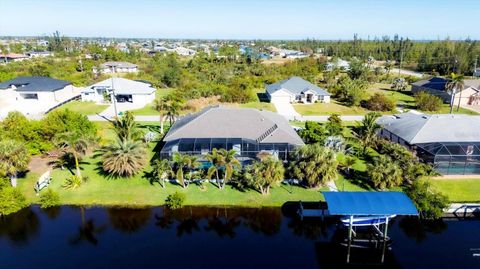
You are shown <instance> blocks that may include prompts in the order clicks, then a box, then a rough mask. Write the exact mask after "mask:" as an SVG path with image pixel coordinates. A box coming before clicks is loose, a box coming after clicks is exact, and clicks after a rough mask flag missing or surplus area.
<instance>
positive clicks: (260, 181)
mask: <svg viewBox="0 0 480 269" xmlns="http://www.w3.org/2000/svg"><path fill="white" fill-rule="evenodd" d="M248 174H249V175H250V176H249V177H250V181H251V182H252V184H253V185H254V186H255V187H256V188H257V189H258V190H259V191H260V192H261V193H262V194H264V195H267V194H269V193H270V188H271V187H272V186H273V185H278V184H280V183H281V182H282V181H283V178H284V175H285V168H284V167H283V163H282V162H281V161H279V160H277V159H275V158H274V157H272V156H270V157H267V158H264V159H262V160H261V161H259V162H258V161H257V162H255V163H254V164H253V165H252V166H251V167H250V171H249V172H248Z"/></svg>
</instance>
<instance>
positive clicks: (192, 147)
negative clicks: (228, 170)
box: [160, 138, 295, 163]
mask: <svg viewBox="0 0 480 269" xmlns="http://www.w3.org/2000/svg"><path fill="white" fill-rule="evenodd" d="M214 148H216V149H226V150H231V149H233V150H235V151H237V159H239V160H240V161H241V162H242V163H248V162H249V161H252V160H254V159H255V158H257V155H258V153H260V152H268V153H270V154H272V155H273V156H275V157H277V158H278V159H279V160H287V158H288V154H289V153H290V152H291V151H293V150H294V148H295V146H293V145H290V144H288V143H258V142H257V141H255V140H250V139H245V138H181V139H175V140H172V141H168V142H166V143H165V145H164V146H163V148H162V150H161V151H160V157H161V158H162V159H168V158H171V157H172V155H173V154H174V153H175V152H179V153H182V154H188V155H199V156H201V155H206V154H208V153H210V152H212V150H213V149H214Z"/></svg>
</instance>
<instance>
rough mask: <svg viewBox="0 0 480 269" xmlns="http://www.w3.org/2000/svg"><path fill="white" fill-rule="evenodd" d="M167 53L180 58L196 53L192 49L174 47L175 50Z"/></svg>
mask: <svg viewBox="0 0 480 269" xmlns="http://www.w3.org/2000/svg"><path fill="white" fill-rule="evenodd" d="M169 51H172V52H175V53H177V54H178V55H180V56H193V55H195V54H196V53H197V52H196V51H194V50H192V49H189V48H185V47H176V48H174V49H171V50H169Z"/></svg>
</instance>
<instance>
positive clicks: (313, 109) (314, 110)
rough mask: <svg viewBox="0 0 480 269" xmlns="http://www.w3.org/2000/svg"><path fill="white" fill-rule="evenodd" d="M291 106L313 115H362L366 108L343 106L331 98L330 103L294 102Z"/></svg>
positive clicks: (301, 112)
mask: <svg viewBox="0 0 480 269" xmlns="http://www.w3.org/2000/svg"><path fill="white" fill-rule="evenodd" d="M293 107H294V108H295V110H296V111H297V112H298V113H300V114H301V115H305V116H315V115H331V114H334V113H336V114H340V115H364V114H366V113H367V112H368V110H366V109H364V108H361V107H348V106H344V105H342V104H340V103H338V102H337V101H334V100H332V101H331V102H330V103H315V104H306V105H305V104H294V105H293Z"/></svg>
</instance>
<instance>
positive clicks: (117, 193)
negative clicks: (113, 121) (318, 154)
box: [19, 158, 323, 207]
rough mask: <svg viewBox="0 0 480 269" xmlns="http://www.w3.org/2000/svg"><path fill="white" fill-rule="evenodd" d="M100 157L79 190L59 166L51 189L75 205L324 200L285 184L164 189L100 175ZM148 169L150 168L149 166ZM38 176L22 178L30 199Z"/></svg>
mask: <svg viewBox="0 0 480 269" xmlns="http://www.w3.org/2000/svg"><path fill="white" fill-rule="evenodd" d="M98 162H99V159H98V158H87V159H85V160H84V161H83V162H82V165H81V167H82V175H83V176H84V177H87V178H88V180H87V182H86V183H84V184H83V185H82V186H81V187H80V188H78V189H76V190H65V189H63V188H62V184H63V181H64V179H65V178H67V177H68V176H69V175H71V172H70V171H68V170H59V169H56V170H54V171H53V172H52V177H53V180H52V183H51V184H50V186H49V188H52V189H53V190H54V191H56V192H58V193H59V195H60V199H61V203H62V204H68V205H70V204H74V205H80V204H81V205H124V206H151V205H162V204H164V202H165V199H166V197H167V196H168V195H169V194H172V193H173V192H175V191H179V192H182V193H185V195H186V197H187V198H186V205H227V206H249V207H260V206H281V205H282V204H284V203H285V202H287V201H299V200H302V201H319V200H323V195H321V193H320V191H321V190H319V189H305V188H301V187H296V186H289V185H281V186H279V187H275V188H273V189H272V190H271V193H270V194H269V195H262V194H260V193H258V192H256V191H254V190H248V191H245V192H241V191H239V190H236V189H233V188H232V187H230V186H227V187H226V188H225V189H224V190H219V189H218V188H217V187H216V186H215V185H213V184H206V188H205V190H202V189H200V187H199V186H197V185H190V186H189V187H188V188H186V189H183V188H181V187H180V186H178V185H176V184H175V185H174V184H171V183H168V184H167V186H166V188H165V189H163V188H162V187H161V186H160V185H159V184H150V182H149V180H148V179H147V178H146V177H145V176H144V174H143V173H141V174H139V175H137V176H134V177H132V178H129V179H123V178H121V179H112V178H106V177H104V176H102V175H100V174H99V169H100V164H99V163H98ZM147 170H148V169H147ZM37 178H38V175H33V174H29V176H28V177H27V178H25V179H22V180H20V181H19V188H21V189H22V190H23V191H24V193H25V195H26V196H27V198H28V200H29V201H31V202H33V203H36V202H38V197H37V196H36V195H35V193H34V191H33V186H34V183H35V181H36V180H37Z"/></svg>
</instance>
